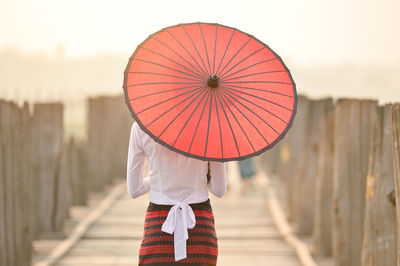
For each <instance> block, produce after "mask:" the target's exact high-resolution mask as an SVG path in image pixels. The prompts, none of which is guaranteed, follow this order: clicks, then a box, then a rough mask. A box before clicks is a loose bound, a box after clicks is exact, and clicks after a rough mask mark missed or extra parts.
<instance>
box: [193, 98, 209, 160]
mask: <svg viewBox="0 0 400 266" xmlns="http://www.w3.org/2000/svg"><path fill="white" fill-rule="evenodd" d="M209 96H210V90H209V91H208V93H207V98H206V100H205V102H204V106H203V110H202V111H201V114H200V118H199V121H198V122H197V125H196V129H195V131H194V134H193V138H192V141H191V142H190V146H189V150H188V153H189V152H190V150H191V149H192V145H193V141H194V138H195V137H196V133H197V129H198V128H199V125H200V121H201V118H202V117H203V114H204V109H206V105H207V101H208V97H209Z"/></svg>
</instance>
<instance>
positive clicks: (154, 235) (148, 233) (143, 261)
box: [139, 200, 218, 266]
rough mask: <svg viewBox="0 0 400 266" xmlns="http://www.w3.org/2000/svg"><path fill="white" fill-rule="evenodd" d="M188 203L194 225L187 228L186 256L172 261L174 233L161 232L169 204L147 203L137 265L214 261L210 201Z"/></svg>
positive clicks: (196, 265) (193, 265)
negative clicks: (194, 217) (194, 220)
mask: <svg viewBox="0 0 400 266" xmlns="http://www.w3.org/2000/svg"><path fill="white" fill-rule="evenodd" d="M189 205H190V206H191V207H192V209H193V212H194V214H195V216H196V226H195V227H194V228H193V229H189V239H188V240H187V242H186V243H187V244H186V247H187V248H186V253H187V258H186V259H183V260H180V261H175V256H174V236H173V235H170V234H168V233H165V232H162V231H161V227H162V225H163V223H164V221H165V219H166V218H167V216H168V212H169V209H170V208H171V207H172V206H171V205H157V204H154V203H150V204H149V207H148V208H147V213H146V219H145V224H144V235H143V240H142V244H141V246H140V251H139V265H151V266H158V265H159V266H161V265H163V266H164V265H190V266H211V265H216V264H217V257H218V243H217V242H218V241H217V235H216V233H215V226H214V215H213V212H212V209H211V205H210V200H207V201H205V202H202V203H197V204H189Z"/></svg>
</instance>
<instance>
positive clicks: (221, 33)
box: [123, 23, 297, 161]
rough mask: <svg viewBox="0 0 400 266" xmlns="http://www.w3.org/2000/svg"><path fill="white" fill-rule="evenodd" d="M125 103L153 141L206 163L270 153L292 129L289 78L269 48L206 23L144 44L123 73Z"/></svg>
mask: <svg viewBox="0 0 400 266" xmlns="http://www.w3.org/2000/svg"><path fill="white" fill-rule="evenodd" d="M123 87H124V93H125V99H126V103H127V105H128V107H129V109H130V111H131V114H132V116H133V117H134V119H135V120H136V121H137V122H138V123H139V125H140V127H141V128H142V129H143V130H144V131H145V132H146V133H147V134H149V135H150V136H151V137H152V138H153V139H154V140H155V141H157V142H159V143H160V144H162V145H164V146H166V147H168V148H169V149H172V150H174V151H176V152H179V153H181V154H184V155H186V156H190V157H194V158H198V159H201V160H208V161H231V160H242V159H245V158H249V157H252V156H255V155H258V154H260V153H262V152H263V151H265V150H267V149H270V148H272V147H273V146H274V145H275V144H276V143H277V142H278V141H279V140H280V139H282V138H283V136H284V135H285V134H286V132H287V131H288V129H289V128H290V126H291V124H292V122H293V119H294V116H295V113H296V103H297V95H296V88H295V83H294V81H293V79H292V76H291V74H290V72H289V70H288V69H287V67H286V66H285V64H284V63H283V61H282V60H281V58H280V57H279V56H278V55H277V54H276V53H275V52H274V51H272V50H271V49H270V48H269V47H268V46H267V45H266V44H264V43H262V42H261V41H259V40H257V39H256V38H255V37H253V36H251V35H249V34H246V33H244V32H242V31H240V30H237V29H234V28H231V27H227V26H223V25H219V24H210V23H188V24H178V25H175V26H171V27H168V28H164V29H162V30H160V31H158V32H156V33H154V34H152V35H150V36H149V37H148V38H147V39H146V40H145V41H143V42H142V43H141V44H140V45H139V46H138V47H137V48H136V50H135V52H134V53H133V55H132V56H131V58H130V59H129V62H128V65H127V67H126V70H125V78H124V85H123Z"/></svg>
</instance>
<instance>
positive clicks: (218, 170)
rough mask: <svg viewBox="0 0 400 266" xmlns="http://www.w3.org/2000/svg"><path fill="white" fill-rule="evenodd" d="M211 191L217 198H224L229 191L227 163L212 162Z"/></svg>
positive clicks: (209, 186) (209, 185)
mask: <svg viewBox="0 0 400 266" xmlns="http://www.w3.org/2000/svg"><path fill="white" fill-rule="evenodd" d="M210 173H211V180H210V183H209V184H208V188H209V189H210V191H211V192H212V193H213V194H214V195H215V196H217V197H222V196H223V195H224V194H225V192H226V190H227V182H226V169H225V163H220V162H210Z"/></svg>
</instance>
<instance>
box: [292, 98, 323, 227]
mask: <svg viewBox="0 0 400 266" xmlns="http://www.w3.org/2000/svg"><path fill="white" fill-rule="evenodd" d="M323 101H325V100H311V101H310V103H309V113H308V119H307V123H306V133H305V135H304V138H303V145H302V150H301V156H300V157H299V166H298V171H297V173H294V174H295V180H294V187H295V189H294V191H293V193H294V194H293V199H294V200H293V204H294V227H295V230H296V232H297V233H298V234H300V235H311V234H312V231H313V222H314V208H315V185H316V176H317V162H318V156H319V145H318V143H319V141H320V130H319V129H320V128H319V126H318V125H319V123H320V120H321V119H325V115H326V114H325V113H324V112H326V110H324V109H323V108H322V103H323Z"/></svg>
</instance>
